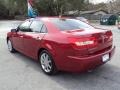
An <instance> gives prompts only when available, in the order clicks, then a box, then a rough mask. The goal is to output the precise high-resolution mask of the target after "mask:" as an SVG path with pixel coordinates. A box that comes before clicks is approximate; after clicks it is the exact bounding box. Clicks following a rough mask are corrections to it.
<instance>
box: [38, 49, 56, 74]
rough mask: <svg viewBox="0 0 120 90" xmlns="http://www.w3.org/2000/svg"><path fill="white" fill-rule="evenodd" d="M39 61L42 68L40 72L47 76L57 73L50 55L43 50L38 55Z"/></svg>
mask: <svg viewBox="0 0 120 90" xmlns="http://www.w3.org/2000/svg"><path fill="white" fill-rule="evenodd" d="M39 61H40V66H41V68H42V71H43V72H44V73H45V74H47V75H54V74H56V73H57V68H56V66H55V63H54V61H53V58H52V56H51V54H50V53H49V52H48V51H46V50H43V51H42V52H41V53H40V55H39Z"/></svg>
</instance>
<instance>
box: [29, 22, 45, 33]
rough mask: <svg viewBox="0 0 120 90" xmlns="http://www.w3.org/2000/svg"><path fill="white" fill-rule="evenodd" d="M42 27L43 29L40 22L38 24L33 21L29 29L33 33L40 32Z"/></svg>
mask: <svg viewBox="0 0 120 90" xmlns="http://www.w3.org/2000/svg"><path fill="white" fill-rule="evenodd" d="M42 27H43V23H42V22H40V21H33V22H32V24H31V26H30V29H31V30H32V31H33V32H40V31H41V28H42Z"/></svg>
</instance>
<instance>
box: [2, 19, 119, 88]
mask: <svg viewBox="0 0 120 90" xmlns="http://www.w3.org/2000/svg"><path fill="white" fill-rule="evenodd" d="M20 22H21V21H0V90H119V89H120V78H119V77H120V60H119V59H120V54H119V52H120V35H119V34H120V30H118V29H117V28H116V26H101V25H99V24H93V25H94V26H97V27H100V28H104V29H111V30H112V32H113V34H114V43H115V45H116V53H115V55H114V57H113V58H112V60H111V61H110V62H108V63H107V64H105V65H103V66H101V67H99V68H98V69H96V70H94V71H93V72H90V73H81V74H75V73H67V72H60V73H58V75H55V76H47V75H45V74H44V73H43V72H42V71H41V69H40V66H39V64H38V63H37V62H35V61H34V60H32V59H30V58H28V57H26V56H24V55H22V54H20V53H15V54H11V53H10V52H9V51H8V50H7V45H6V40H5V37H6V33H7V32H8V31H10V29H11V28H12V27H16V26H17V25H18V24H19V23H20Z"/></svg>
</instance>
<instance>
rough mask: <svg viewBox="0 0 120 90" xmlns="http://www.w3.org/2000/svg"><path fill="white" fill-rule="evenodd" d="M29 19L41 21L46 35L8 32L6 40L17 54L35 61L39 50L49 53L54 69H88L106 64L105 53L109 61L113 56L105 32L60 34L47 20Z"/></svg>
mask: <svg viewBox="0 0 120 90" xmlns="http://www.w3.org/2000/svg"><path fill="white" fill-rule="evenodd" d="M52 19H54V18H52ZM58 19H59V18H58ZM30 20H33V21H34V20H41V21H42V22H43V23H44V25H45V26H46V28H47V31H48V32H47V33H34V32H20V31H19V32H9V33H8V34H7V39H8V38H9V39H10V40H11V41H12V44H13V47H14V48H15V49H16V50H17V51H19V52H21V53H23V54H25V55H27V56H29V57H31V58H33V59H35V60H38V55H39V53H40V52H41V50H43V49H46V50H47V51H48V52H49V53H51V55H52V57H53V59H54V62H55V65H56V67H57V69H58V70H62V71H70V72H81V71H87V70H91V69H94V68H96V67H98V66H100V65H102V64H104V63H106V62H103V61H102V57H103V56H104V55H106V54H109V56H110V59H111V58H112V56H113V54H114V50H115V46H113V39H112V32H111V31H109V30H102V29H96V28H94V27H93V28H84V29H79V30H65V31H60V30H59V28H58V27H57V26H56V25H55V24H54V23H53V22H52V21H51V18H50V17H49V18H36V19H30Z"/></svg>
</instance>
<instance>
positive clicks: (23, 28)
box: [12, 21, 31, 52]
mask: <svg viewBox="0 0 120 90" xmlns="http://www.w3.org/2000/svg"><path fill="white" fill-rule="evenodd" d="M30 24H31V22H30V21H25V22H23V23H22V24H21V25H20V26H19V27H18V28H17V30H18V32H17V33H14V34H13V37H12V40H13V45H14V47H15V49H17V50H18V51H21V52H24V46H23V35H24V33H25V32H27V28H28V27H29V26H30Z"/></svg>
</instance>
